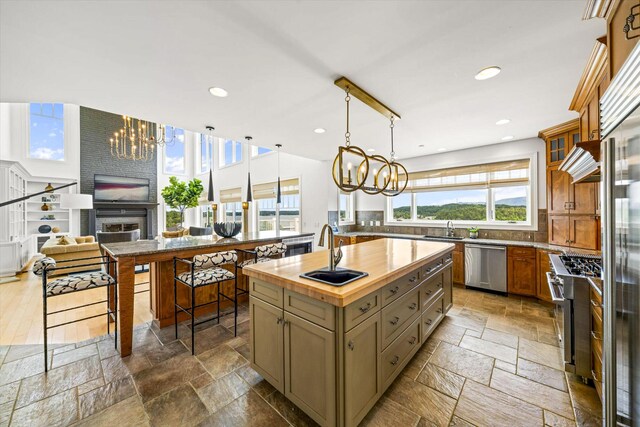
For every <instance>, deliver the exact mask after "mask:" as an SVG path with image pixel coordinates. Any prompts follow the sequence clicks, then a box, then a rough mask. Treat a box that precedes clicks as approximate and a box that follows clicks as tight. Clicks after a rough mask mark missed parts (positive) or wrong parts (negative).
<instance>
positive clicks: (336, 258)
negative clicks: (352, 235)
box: [318, 224, 342, 271]
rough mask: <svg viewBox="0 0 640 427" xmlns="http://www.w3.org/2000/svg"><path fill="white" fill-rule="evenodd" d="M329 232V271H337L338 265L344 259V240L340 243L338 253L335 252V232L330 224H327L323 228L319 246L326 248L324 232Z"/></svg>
mask: <svg viewBox="0 0 640 427" xmlns="http://www.w3.org/2000/svg"><path fill="white" fill-rule="evenodd" d="M325 230H326V231H327V234H328V238H329V270H330V271H335V269H336V265H338V263H339V262H340V260H341V259H342V239H340V241H339V242H338V251H337V252H336V251H335V243H334V239H333V230H332V229H331V226H330V225H329V224H325V225H324V226H323V227H322V231H321V232H320V241H319V242H318V246H324V232H325Z"/></svg>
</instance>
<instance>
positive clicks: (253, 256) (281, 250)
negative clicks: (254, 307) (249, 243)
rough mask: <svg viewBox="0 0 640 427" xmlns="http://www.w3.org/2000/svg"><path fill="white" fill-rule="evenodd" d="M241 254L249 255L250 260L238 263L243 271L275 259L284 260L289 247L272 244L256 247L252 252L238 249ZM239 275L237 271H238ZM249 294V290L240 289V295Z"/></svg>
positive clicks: (283, 244) (281, 244)
mask: <svg viewBox="0 0 640 427" xmlns="http://www.w3.org/2000/svg"><path fill="white" fill-rule="evenodd" d="M238 251H239V252H242V253H245V254H247V255H248V258H247V259H246V260H244V261H242V262H240V263H238V268H239V269H240V270H242V269H243V268H244V267H246V266H248V265H254V264H260V263H263V262H269V261H271V260H272V259H274V258H277V257H279V258H284V254H285V253H286V252H287V245H286V244H285V243H282V242H280V243H271V244H268V245H262V246H256V247H255V248H254V249H253V250H252V251H250V250H246V249H238ZM236 274H237V269H236ZM247 289H248V288H247ZM247 293H249V291H248V290H244V289H238V295H243V294H247Z"/></svg>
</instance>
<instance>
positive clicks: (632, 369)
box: [600, 43, 640, 426]
mask: <svg viewBox="0 0 640 427" xmlns="http://www.w3.org/2000/svg"><path fill="white" fill-rule="evenodd" d="M600 129H601V136H602V138H601V139H602V143H601V176H602V182H601V197H602V198H601V210H602V225H603V228H602V231H603V240H602V242H603V245H602V255H603V281H604V292H603V294H604V295H603V298H604V299H603V302H604V347H603V353H604V354H603V356H604V357H603V364H604V375H603V382H604V392H603V411H604V422H605V425H606V426H616V425H625V426H640V311H639V310H640V280H639V278H640V43H639V44H638V45H636V48H635V49H634V51H633V52H632V54H631V55H630V57H629V58H628V60H627V62H626V63H625V65H624V66H623V68H622V69H621V70H620V71H619V72H618V74H617V75H616V76H615V78H614V79H613V81H612V82H611V84H610V86H609V88H608V89H607V91H606V93H605V94H604V96H603V97H602V100H601V124H600Z"/></svg>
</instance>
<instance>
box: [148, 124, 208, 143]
mask: <svg viewBox="0 0 640 427" xmlns="http://www.w3.org/2000/svg"><path fill="white" fill-rule="evenodd" d="M169 127H170V128H171V137H168V136H167V125H162V124H159V123H158V124H156V136H155V138H154V137H153V136H152V137H151V139H152V140H153V141H154V142H155V143H156V145H173V143H174V142H175V140H176V128H175V127H173V126H169ZM208 128H209V127H207V129H208Z"/></svg>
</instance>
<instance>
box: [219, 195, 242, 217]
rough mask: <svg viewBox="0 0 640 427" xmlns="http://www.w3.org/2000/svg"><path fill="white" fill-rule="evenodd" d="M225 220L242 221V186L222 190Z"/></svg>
mask: <svg viewBox="0 0 640 427" xmlns="http://www.w3.org/2000/svg"><path fill="white" fill-rule="evenodd" d="M220 203H221V204H222V207H221V210H222V216H223V221H224V222H242V188H240V187H237V188H228V189H226V190H221V191H220Z"/></svg>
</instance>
